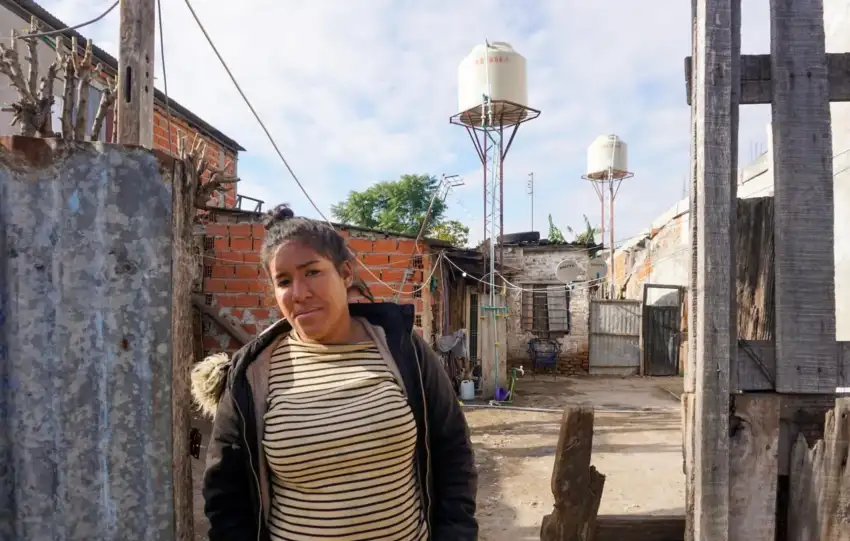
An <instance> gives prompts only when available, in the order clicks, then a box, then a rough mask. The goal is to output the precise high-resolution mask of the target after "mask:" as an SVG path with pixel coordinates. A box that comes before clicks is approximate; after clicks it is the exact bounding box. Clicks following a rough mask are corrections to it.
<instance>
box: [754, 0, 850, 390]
mask: <svg viewBox="0 0 850 541" xmlns="http://www.w3.org/2000/svg"><path fill="white" fill-rule="evenodd" d="M770 35H771V43H770V63H771V78H772V79H773V175H774V192H775V195H774V198H775V205H776V210H775V216H776V218H775V222H774V230H775V245H776V390H777V391H778V392H782V393H811V394H833V393H835V389H836V387H837V380H838V363H837V350H836V342H835V338H836V335H835V255H834V251H833V250H834V240H835V236H834V215H835V207H834V200H833V178H832V130H831V126H830V112H829V86H828V82H827V63H826V51H825V38H824V22H823V0H770Z"/></svg>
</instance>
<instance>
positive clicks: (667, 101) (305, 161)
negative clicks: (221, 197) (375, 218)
mask: <svg viewBox="0 0 850 541" xmlns="http://www.w3.org/2000/svg"><path fill="white" fill-rule="evenodd" d="M111 2H112V0H52V1H45V2H43V5H44V7H45V8H47V9H48V10H50V11H51V12H52V13H54V14H55V15H56V16H57V17H59V18H60V19H62V20H63V21H65V22H66V23H69V24H74V23H77V22H80V21H83V20H86V19H88V18H90V17H91V16H93V15H95V14H97V13H99V12H101V11H103V10H104V9H105V8H106V7H108V5H109V4H110V3H111ZM650 4H651V6H652V9H651V10H650V9H649V6H650ZM743 4H744V6H743V9H744V12H743V14H742V20H743V23H742V24H743V38H742V42H743V43H742V49H743V51H744V52H745V53H765V52H768V49H769V25H768V17H767V14H768V0H746V1H745V2H743ZM193 5H194V7H195V9H196V11H197V12H198V14H199V16H200V17H201V19H202V20H203V22H204V24H205V25H206V27H207V30H208V31H209V32H210V34H211V35H212V37H213V39H214V40H215V42H216V44H217V46H218V48H219V50H220V51H221V52H222V54H223V56H224V57H225V60H227V61H228V63H229V64H230V67H231V69H232V70H233V71H234V73H235V75H236V77H237V79H238V80H239V82H240V85H241V86H242V88H243V89H244V90H245V91H246V93H247V94H248V97H249V98H250V99H251V100H252V102H253V103H254V106H255V108H256V109H257V110H258V111H259V113H260V115H261V116H262V117H263V119H264V120H265V122H266V123H267V125H268V127H269V129H270V130H271V132H272V135H273V136H274V138H275V140H276V141H277V143H278V145H279V147H280V148H281V150H282V151H283V153H284V155H285V156H286V157H287V159H288V160H289V162H290V164H291V165H292V167H293V169H294V170H295V172H296V174H298V176H299V177H300V179H301V180H302V182H303V183H304V184H305V186H306V187H307V190H308V191H309V192H310V195H311V196H312V197H313V198H314V199H315V200H316V202H317V203H318V206H319V207H320V208H321V210H322V211H323V212H325V213H326V214H327V213H328V212H329V208H330V205H332V204H334V203H336V202H338V201H340V200H341V199H343V198H344V197H345V195H346V194H347V193H348V191H350V190H360V189H364V188H366V187H368V186H369V185H371V184H373V183H375V182H377V181H380V180H391V179H394V178H397V177H398V176H399V175H401V174H404V173H430V174H433V175H440V174H442V173H446V174H460V175H462V176H463V177H464V178H465V180H466V184H465V186H463V187H462V188H459V189H455V190H454V191H453V192H452V194H451V195H450V196H449V197H448V199H447V203H448V205H449V211H448V214H449V216H450V217H452V218H457V219H459V220H461V221H463V222H464V223H466V224H467V225H469V226H470V228H471V230H472V234H471V240H473V241H477V240H480V239H481V230H482V206H483V203H482V185H481V184H482V183H481V172H480V163H479V161H478V158H477V155H476V154H475V151H474V149H473V147H472V144H471V142H470V141H469V139H468V136H467V134H466V133H465V131H464V130H463V129H462V128H459V127H456V126H452V125H450V124H449V122H448V119H449V117H450V116H451V115H452V114H454V113H455V112H457V111H456V110H455V109H456V108H457V66H458V64H459V62H460V61H461V60H462V59H463V58H464V57H465V56H466V55H467V54H468V53H469V52H470V50H471V49H472V47H473V46H475V45H476V44H478V43H481V42H483V40H484V39H485V38H488V39H490V40H491V41H507V42H509V43H511V44H512V45H513V47H514V48H515V49H516V50H517V51H518V52H520V53H521V54H522V55H523V56H525V58H526V60H527V64H528V81H529V82H528V84H529V102H530V105H531V106H532V107H535V108H538V109H541V110H542V115H541V116H540V118H539V119H537V120H534V121H533V122H530V123H528V124H526V125H523V126H522V127H521V129H520V130H519V133H518V135H517V138H516V140H515V142H514V145H513V147H512V148H511V151H510V153H509V155H508V157H507V160H506V162H505V180H504V182H505V185H504V190H505V204H504V211H505V231H506V232H515V231H526V230H528V229H529V227H530V221H531V217H530V201H529V198H528V196H527V195H526V181H527V178H528V173H529V172H534V177H535V203H534V210H535V213H534V225H535V229H538V230H542V232H543V234H544V235H545V234H546V226H545V224H546V218H547V215H548V214H550V213H551V214H552V216H553V219H554V221H555V223H556V224H557V225H559V226H561V227H562V228H563V227H564V226H568V225H569V226H572V227H574V228H577V229H578V228H580V227H581V226H582V214H587V215H588V216H589V217H590V219H591V221H592V222H594V223H598V222H599V203H598V199H597V196H596V193H595V192H594V190H593V188H592V187H591V186H590V185H589V184H587V182H586V181H583V180H582V179H581V174H582V173H583V170H584V167H585V159H586V149H587V146H588V145H589V144H590V142H591V141H593V139H594V138H595V137H596V136H598V135H602V134H607V133H616V134H617V135H619V136H620V137H621V138H623V139H624V140H625V141H626V142H627V143H628V145H629V159H630V168H631V169H632V170H633V171H634V172H635V177H634V178H632V179H629V180H627V181H626V182H624V183H623V185H622V187H621V189H620V192H619V195H618V198H617V210H616V215H617V226H616V230H615V236H616V237H617V238H618V239H623V238H626V237H628V236H631V235H634V234H636V233H638V232H639V231H641V230H642V229H644V228H646V227H648V226H649V223H650V222H651V221H652V220H653V219H654V218H655V217H657V216H658V215H659V214H661V213H662V212H664V211H665V210H667V209H668V208H669V207H670V206H671V205H673V204H674V203H675V202H676V201H677V200H678V199H680V198H681V197H682V196H683V186H684V185H685V181H686V178H687V175H688V161H689V156H688V152H689V138H690V133H689V110H688V106H687V104H686V101H685V85H684V72H683V64H684V60H683V59H684V57H685V56H687V55H688V54H689V51H690V2H687V1H683V0H653V1H652V2H651V3H647V2H635V1H634V0H600V1H597V2H587V1H580V0H537V1H535V2H533V3H532V2H528V3H525V2H516V1H507V0H505V1H497V0H467V1H465V2H451V1H449V0H433V1H428V0H424V1H418V2H413V1H410V0H321V1H314V2H306V1H303V0H302V1H294V0H293V1H290V0H241V1H240V2H225V1H223V0H194V1H193ZM163 10H164V16H163V21H164V26H165V53H166V62H167V63H166V68H167V74H168V85H169V93H170V95H171V96H172V97H173V98H175V99H176V100H178V101H179V102H180V103H181V104H183V105H184V106H186V107H188V108H190V109H191V110H192V111H194V112H195V113H196V114H198V115H199V116H201V117H203V118H204V119H206V120H207V121H208V122H210V123H211V124H213V125H214V126H216V127H217V128H219V129H221V130H222V131H223V132H225V133H227V134H228V135H229V136H231V137H232V138H234V139H236V140H237V141H239V142H240V143H241V144H242V145H243V146H244V147H245V148H246V149H247V152H244V153H242V154H241V155H240V159H239V171H240V176H241V177H242V178H243V182H242V183H241V184H240V186H239V190H240V192H241V193H244V194H245V195H250V196H254V197H258V198H260V199H263V200H265V201H266V202H267V204H275V203H278V202H288V203H290V204H292V205H293V207H294V208H295V210H296V212H297V213H299V214H303V215H307V216H313V217H318V213H317V212H316V211H315V210H313V209H312V208H311V207H310V205H309V203H308V202H307V200H306V198H305V197H304V196H303V195H302V194H301V193H300V191H299V190H298V188H297V186H296V185H295V183H294V182H293V180H292V179H291V177H290V176H289V174H288V173H287V172H286V170H285V169H284V167H283V165H282V164H281V163H280V160H279V159H278V157H277V155H276V154H275V153H274V150H273V148H272V147H271V145H270V144H269V142H268V141H267V140H266V139H265V135H264V134H263V132H262V130H261V129H260V127H259V126H258V124H257V123H256V121H255V120H254V118H253V117H252V115H251V113H250V111H249V110H248V109H247V107H246V106H245V104H244V103H243V102H242V101H241V99H240V97H239V95H238V94H237V92H236V90H235V89H234V87H233V85H232V83H231V82H230V80H229V79H228V78H227V75H226V74H225V72H224V70H223V69H222V67H221V66H220V64H219V63H218V61H217V59H216V58H215V56H214V55H213V53H212V51H211V50H210V48H209V46H208V45H207V43H206V41H205V40H204V37H203V35H202V34H201V32H200V31H199V30H198V28H197V27H196V26H195V24H194V22H193V21H192V19H191V16H190V14H189V12H188V9H187V8H186V5H185V4H184V3H183V2H182V1H180V0H168V1H166V2H163ZM83 34H84V35H86V36H88V37H91V38H92V39H94V41H95V43H96V44H97V45H99V46H101V47H102V48H104V49H106V50H108V51H110V52H112V53H113V54H115V55H116V56H117V52H118V47H117V44H118V10H117V9H116V10H115V11H114V12H113V13H112V14H110V15H109V16H108V17H107V18H105V19H103V20H102V21H100V22H99V23H97V24H96V25H94V26H92V27H89V28H86V29H83ZM157 47H159V42H157ZM156 62H157V73H158V79H157V81H158V87H159V88H160V89H162V72H161V65H160V57H159V56H157V59H156ZM769 120H770V110H769V108H768V107H766V106H748V107H745V108H742V111H741V132H740V134H741V135H740V138H741V145H740V156H741V162H742V163H745V162H746V161H747V160H748V159H750V158H751V157H753V154H754V150H753V149H754V148H755V147H759V148H764V146H765V144H766V125H767V123H768V122H769Z"/></svg>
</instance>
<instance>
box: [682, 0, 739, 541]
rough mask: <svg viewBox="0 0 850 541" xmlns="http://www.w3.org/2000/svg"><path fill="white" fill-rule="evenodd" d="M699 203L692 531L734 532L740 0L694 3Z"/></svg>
mask: <svg viewBox="0 0 850 541" xmlns="http://www.w3.org/2000/svg"><path fill="white" fill-rule="evenodd" d="M696 20H697V25H696V26H697V27H696V49H695V52H696V58H697V63H696V70H695V73H696V81H695V86H696V89H695V97H696V100H695V104H694V105H695V108H694V114H695V116H696V118H695V133H694V134H693V135H694V137H696V149H695V150H696V187H697V189H696V190H695V193H697V194H699V195H698V197H697V200H696V204H695V208H696V212H695V213H694V215H695V216H696V219H697V222H698V228H697V232H698V239H697V265H696V267H697V269H696V270H697V274H696V276H695V277H694V276H692V277H691V280H692V283H694V282H693V281H695V283H696V291H697V294H698V295H699V297H700V298H699V299H698V301H697V314H696V316H697V317H696V319H697V325H696V328H695V329H694V330H695V331H696V359H697V366H695V367H694V368H695V375H696V392H695V400H694V402H695V403H694V419H695V424H694V427H693V434H694V453H693V458H692V459H693V464H692V467H693V486H694V495H693V519H692V523H693V536H694V539H698V540H702V539H711V540H712V541H725V540H728V539H729V364H730V359H731V358H732V356H733V355H735V354H736V353H737V347H735V346H733V344H735V343H736V341H737V331H736V329H735V327H736V321H737V312H736V308H735V307H736V303H735V262H734V257H735V254H734V250H733V247H734V243H733V238H734V236H733V235H734V231H735V206H734V203H735V201H736V193H735V186H736V182H735V180H736V179H735V176H736V161H737V140H738V136H737V134H738V122H737V116H738V114H737V108H738V102H737V99H738V93H739V92H738V91H739V90H740V82H739V79H738V78H739V77H740V72H739V70H738V67H737V64H738V62H739V60H740V32H741V26H740V22H741V4H740V0H697V2H696Z"/></svg>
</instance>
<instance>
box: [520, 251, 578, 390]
mask: <svg viewBox="0 0 850 541" xmlns="http://www.w3.org/2000/svg"><path fill="white" fill-rule="evenodd" d="M509 257H510V258H511V261H513V262H514V265H515V266H518V267H519V272H517V273H514V274H512V275H511V276H510V277H509V278H508V279H509V280H510V281H511V282H512V283H513V284H516V285H518V286H522V287H529V286H531V285H532V284H543V283H548V284H553V285H554V284H558V283H559V282H558V280H557V278H556V277H555V269H556V267H557V265H558V263H560V262H561V261H563V260H564V259H567V258H568V257H569V258H573V259H575V260H577V261H578V262H579V264H580V265H588V263H589V261H590V257H589V253H588V251H587V250H586V249H584V248H577V247H573V246H568V245H564V246H534V247H532V246H506V247H505V259H506V260H507V259H508V258H509ZM507 305H508V318H507V337H508V340H507V358H508V364H511V365H520V364H522V365H524V366H526V367H530V360H529V358H528V353H527V347H528V341H529V340H530V339H531V338H534V335H533V334H532V333H530V332H526V331H524V330H523V324H522V323H523V322H522V312H523V304H522V294H521V292H519V291H515V290H514V291H512V290H508V291H507ZM569 312H570V331H569V333H568V334H565V335H563V336H562V337H560V338H557V340H558V342H560V343H561V357H560V359H559V360H558V372H559V373H561V374H586V373H587V371H588V339H589V334H588V317H589V313H590V291H589V290H588V289H587V287H586V286H581V285H578V286H575V287H574V289H573V291H572V292H571V293H570V310H569Z"/></svg>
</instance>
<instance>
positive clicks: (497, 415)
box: [193, 376, 685, 541]
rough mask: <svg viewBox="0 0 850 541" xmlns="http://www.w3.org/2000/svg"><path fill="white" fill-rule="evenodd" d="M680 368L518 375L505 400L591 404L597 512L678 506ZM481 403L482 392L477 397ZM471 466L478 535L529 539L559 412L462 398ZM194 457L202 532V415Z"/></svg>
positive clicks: (543, 510) (535, 534) (493, 540)
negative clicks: (600, 488)
mask: <svg viewBox="0 0 850 541" xmlns="http://www.w3.org/2000/svg"><path fill="white" fill-rule="evenodd" d="M681 392H682V380H681V378H601V377H585V378H563V377H559V378H557V379H553V378H552V377H551V376H546V377H543V376H541V377H538V378H536V379H532V378H531V377H528V376H527V377H526V378H524V379H521V380H520V381H519V382H518V384H517V389H516V394H517V398H516V400H515V401H514V404H513V405H514V406H518V407H531V408H540V409H555V410H560V409H562V408H563V407H564V406H567V405H575V404H580V405H589V406H593V407H594V408H596V416H595V430H594V441H593V464H594V465H595V466H596V468H597V469H598V470H599V471H600V472H601V473H603V474H605V475H606V481H605V490H604V492H603V496H602V505H601V507H600V510H599V512H600V514H674V513H681V512H683V509H684V484H685V479H684V475H683V474H682V436H681V427H680V423H681V421H680V405H679V402H678V398H677V397H678V396H679V395H680V394H681ZM482 403H483V402H482ZM465 411H466V415H467V421H468V422H469V425H470V429H471V431H472V442H473V445H474V446H475V456H476V461H477V463H478V469H479V477H480V478H479V487H478V519H479V523H480V525H481V535H480V539H481V541H503V540H505V539H510V540H511V541H525V540H532V539H533V540H537V539H539V529H540V521H541V519H542V518H543V516H544V515H545V514H547V513H549V512H550V510H551V508H552V503H553V498H552V492H551V489H550V478H551V475H552V466H553V464H554V456H555V445H556V443H557V440H558V430H559V421H560V413H557V412H528V411H516V410H513V411H511V410H494V409H476V408H474V407H473V408H467V409H466V410H465ZM193 426H197V427H198V428H201V430H202V432H203V435H204V440H203V445H202V449H201V458H202V460H195V461H193V462H194V468H193V474H194V480H195V486H196V487H197V489H196V491H195V532H196V534H195V537H196V539H198V540H199V541H200V540H202V539H206V531H207V528H208V526H207V523H206V519H205V518H204V515H203V498H202V496H201V494H200V486H201V477H202V474H203V457H204V454H205V453H206V443H207V441H208V439H209V423H207V422H204V421H201V420H198V419H196V420H195V421H194V422H193Z"/></svg>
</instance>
